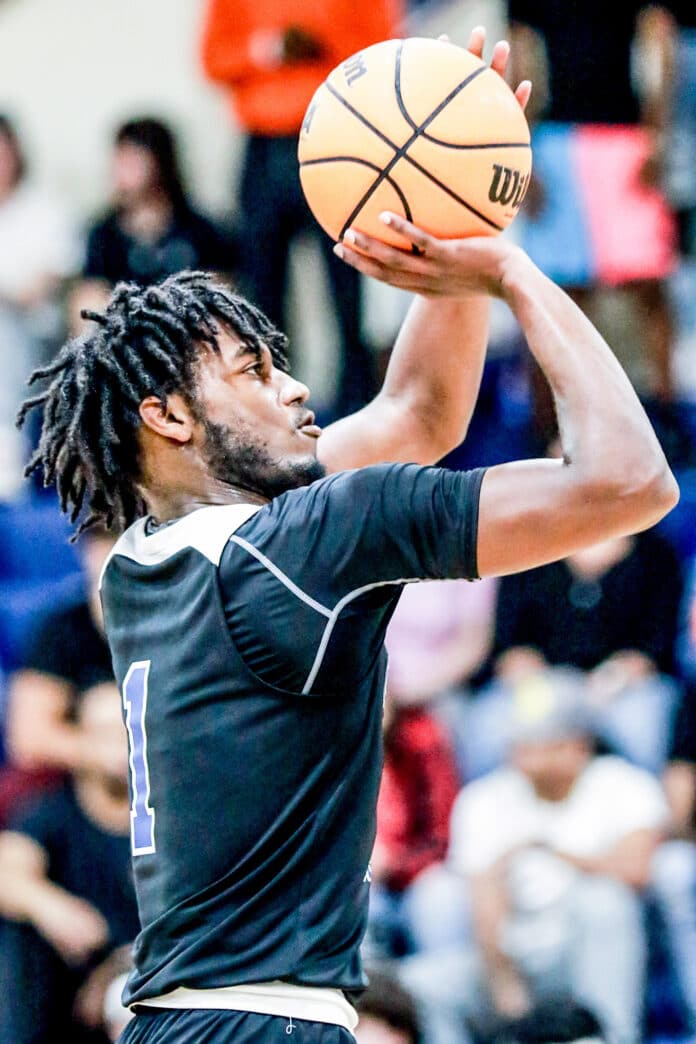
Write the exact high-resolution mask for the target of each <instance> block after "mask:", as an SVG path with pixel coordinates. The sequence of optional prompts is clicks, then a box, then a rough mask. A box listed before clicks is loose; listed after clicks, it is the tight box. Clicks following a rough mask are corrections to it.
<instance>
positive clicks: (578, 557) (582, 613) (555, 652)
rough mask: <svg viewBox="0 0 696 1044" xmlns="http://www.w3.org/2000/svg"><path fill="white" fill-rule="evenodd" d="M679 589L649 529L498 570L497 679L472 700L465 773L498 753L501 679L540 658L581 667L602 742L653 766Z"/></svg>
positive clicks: (672, 680)
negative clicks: (514, 570) (519, 568)
mask: <svg viewBox="0 0 696 1044" xmlns="http://www.w3.org/2000/svg"><path fill="white" fill-rule="evenodd" d="M681 592H682V576H681V567H680V564H679V561H678V559H677V557H676V554H675V553H674V551H673V549H672V547H671V545H670V544H669V543H668V542H667V541H666V540H665V539H664V538H663V537H661V536H660V535H659V534H658V533H656V532H655V531H648V532H645V533H639V534H638V535H636V536H627V537H618V538H615V539H613V540H609V541H605V542H604V543H602V544H598V545H596V546H595V547H592V548H587V549H586V550H584V551H581V552H578V553H577V554H575V555H571V556H570V557H569V558H567V559H565V560H563V561H560V562H554V563H552V564H550V565H546V566H542V567H540V568H539V569H532V570H529V571H528V572H525V573H518V574H515V575H514V576H508V577H504V578H503V579H502V580H501V581H500V585H499V588H498V601H497V606H496V616H495V639H494V643H493V651H492V656H491V660H492V664H493V669H494V672H495V676H496V679H497V680H498V683H499V684H493V685H492V686H490V687H489V688H488V689H486V690H484V691H482V692H481V693H480V694H479V695H478V697H477V699H476V700H475V701H473V704H472V707H471V709H470V714H469V718H468V719H467V721H466V735H465V736H464V737H463V740H462V742H464V743H465V745H466V746H467V751H468V759H469V770H470V773H471V774H472V775H479V774H481V772H484V771H486V770H487V769H490V768H494V767H495V766H496V765H497V764H499V763H500V760H501V758H502V756H503V750H504V745H505V737H504V735H503V728H502V726H503V724H504V722H505V718H506V715H505V709H506V707H507V706H508V703H509V698H510V697H509V692H508V690H507V687H506V685H505V683H506V682H513V683H514V681H515V680H516V679H518V678H519V677H521V676H523V675H524V674H525V673H527V672H529V671H535V670H538V669H539V668H540V667H542V666H544V665H545V664H550V665H567V666H571V667H576V668H579V669H581V670H583V671H585V672H587V681H588V692H589V695H590V698H591V700H592V703H593V705H594V708H595V715H596V722H595V727H596V730H597V732H598V734H599V737H600V738H601V740H602V741H603V742H604V743H605V745H607V746H608V747H609V749H611V750H612V751H614V752H615V753H618V754H621V755H622V756H624V757H626V758H628V759H629V760H630V761H633V762H634V763H636V764H638V765H641V766H642V767H643V768H646V769H649V770H650V771H651V772H655V773H660V772H661V771H662V769H663V767H664V763H665V759H666V756H667V750H668V745H669V737H670V733H671V726H672V718H673V715H674V712H675V709H676V706H677V704H678V701H679V684H678V680H677V667H676V662H675V647H676V635H677V619H678V613H679V605H680V601H681ZM500 683H502V684H500Z"/></svg>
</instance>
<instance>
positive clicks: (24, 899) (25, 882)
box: [0, 870, 68, 931]
mask: <svg viewBox="0 0 696 1044" xmlns="http://www.w3.org/2000/svg"><path fill="white" fill-rule="evenodd" d="M67 895H68V893H67V892H66V891H65V890H64V889H63V888H60V887H59V886H58V885H55V884H53V883H52V882H51V881H49V880H47V879H46V878H45V877H37V876H34V875H29V874H22V873H18V872H16V871H5V870H0V913H1V914H2V916H3V917H6V918H7V919H8V920H11V921H26V922H27V923H29V924H31V925H33V926H34V927H35V928H36V929H37V930H39V931H40V930H41V925H42V923H43V915H44V911H45V910H46V908H47V907H50V906H52V905H53V904H55V903H56V902H60V901H62V900H63V899H64V898H65V897H66V896H67Z"/></svg>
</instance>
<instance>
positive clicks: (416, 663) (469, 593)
mask: <svg viewBox="0 0 696 1044" xmlns="http://www.w3.org/2000/svg"><path fill="white" fill-rule="evenodd" d="M496 584H497V581H496V580H495V579H493V578H488V579H485V580H480V581H477V582H476V583H475V584H472V583H470V582H469V581H468V580H434V581H430V582H426V583H421V584H408V585H407V586H406V587H405V588H404V592H403V594H402V596H401V599H400V600H399V604H398V606H397V607H396V611H395V613H394V615H393V617H392V619H391V622H390V624H389V628H388V630H387V637H386V647H387V652H388V653H389V689H390V690H391V692H392V693H393V694H394V695H395V697H396V699H397V700H398V702H399V703H400V704H402V705H403V704H407V703H423V702H424V701H425V700H431V699H432V698H433V697H436V696H439V695H441V694H442V693H444V692H446V691H447V690H449V689H451V688H452V687H459V686H462V685H464V684H465V682H466V681H467V680H468V679H469V678H470V677H471V675H472V674H474V673H475V672H476V671H477V670H478V669H479V668H480V667H481V665H482V664H483V663H484V662H485V660H486V658H487V656H488V655H489V653H490V648H491V643H492V639H493V621H494V613H495V592H496Z"/></svg>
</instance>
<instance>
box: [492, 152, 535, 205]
mask: <svg viewBox="0 0 696 1044" xmlns="http://www.w3.org/2000/svg"><path fill="white" fill-rule="evenodd" d="M528 184H529V175H528V174H525V175H521V174H520V172H519V170H513V169H512V168H511V167H503V166H501V164H500V163H494V164H493V178H492V180H491V187H490V188H489V190H488V198H489V199H490V201H491V203H500V204H501V206H503V207H507V206H511V207H513V208H514V209H515V210H517V208H518V207H519V205H520V203H521V202H522V200H523V199H524V194H525V192H526V191H527V185H528Z"/></svg>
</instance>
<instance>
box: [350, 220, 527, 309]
mask: <svg viewBox="0 0 696 1044" xmlns="http://www.w3.org/2000/svg"><path fill="white" fill-rule="evenodd" d="M381 218H382V221H384V223H385V225H387V226H388V227H389V228H390V229H391V230H392V231H394V232H398V233H399V235H401V236H404V238H405V239H407V240H409V241H410V242H411V243H412V244H413V248H414V249H413V252H412V253H408V252H407V251H406V250H401V249H400V248H399V247H392V246H389V245H388V244H387V243H384V242H383V241H382V240H381V239H375V238H373V237H372V236H367V235H365V234H364V233H363V232H359V231H358V230H357V229H354V228H351V229H349V230H348V231H347V232H346V234H345V236H344V239H343V243H337V244H336V246H335V247H334V253H335V254H336V255H337V256H338V257H340V258H341V259H342V260H343V261H345V262H346V263H347V264H349V265H350V266H351V267H352V268H357V270H358V271H359V272H362V273H363V275H367V276H371V277H372V278H373V279H379V281H380V282H382V283H389V284H390V285H391V286H396V287H398V288H399V289H401V290H408V291H410V292H411V293H415V294H422V295H423V296H424V297H459V296H462V295H464V294H467V293H485V294H490V295H492V296H495V297H500V296H502V295H503V281H504V276H505V271H506V268H507V265H508V263H509V262H510V260H511V259H512V258H513V257H514V256H515V255H521V254H522V252H521V251H520V249H519V247H516V246H515V245H514V244H513V243H510V242H508V241H507V240H505V239H500V238H497V237H493V236H472V237H470V238H467V239H437V238H436V237H435V236H431V235H429V234H428V233H427V232H424V231H423V229H422V228H418V227H417V226H416V225H413V224H411V222H410V221H406V220H405V219H404V218H402V217H399V215H398V214H390V213H385V214H382V215H381Z"/></svg>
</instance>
